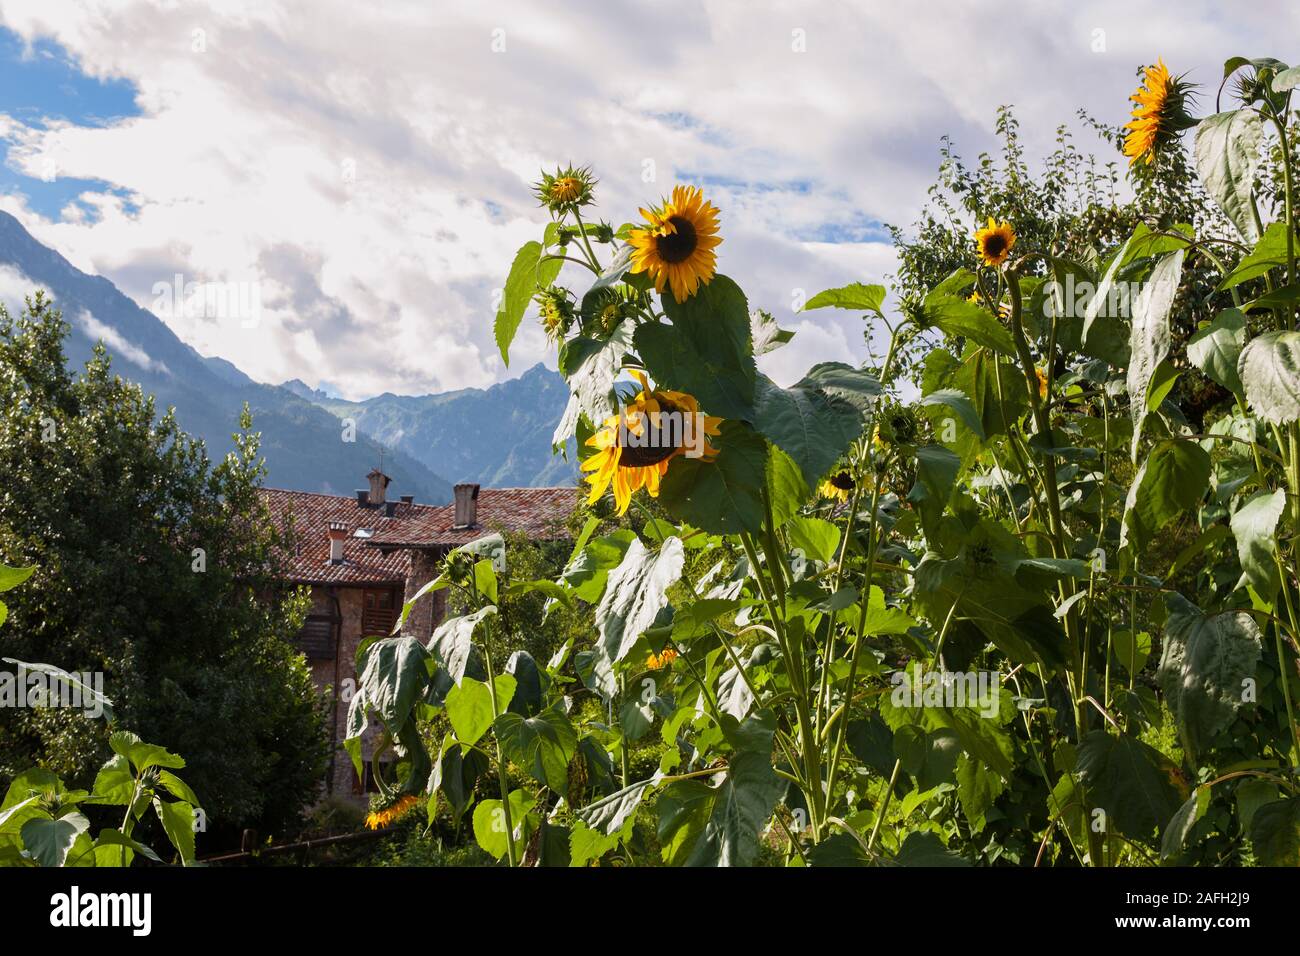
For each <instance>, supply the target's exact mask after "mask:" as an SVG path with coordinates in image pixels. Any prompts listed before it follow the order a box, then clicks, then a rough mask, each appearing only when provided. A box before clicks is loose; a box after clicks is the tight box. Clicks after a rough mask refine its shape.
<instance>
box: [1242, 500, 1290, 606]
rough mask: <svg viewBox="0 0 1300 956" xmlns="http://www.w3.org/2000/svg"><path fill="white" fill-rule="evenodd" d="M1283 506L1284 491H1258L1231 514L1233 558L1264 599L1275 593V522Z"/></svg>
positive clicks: (1280, 515) (1276, 583)
mask: <svg viewBox="0 0 1300 956" xmlns="http://www.w3.org/2000/svg"><path fill="white" fill-rule="evenodd" d="M1284 508H1286V492H1285V491H1283V490H1282V489H1280V488H1279V489H1278V490H1277V491H1274V492H1273V493H1272V494H1270V493H1268V492H1266V491H1261V492H1259V494H1257V495H1255V496H1254V497H1252V498H1251V499H1250V500H1249V501H1247V502H1246V503H1245V504H1243V505H1242V506H1241V507H1240V508H1238V509H1237V511H1236V512H1235V513H1234V514H1233V516H1232V521H1231V524H1232V534H1233V537H1235V538H1236V539H1237V560H1238V561H1239V562H1240V563H1241V570H1242V573H1243V574H1244V575H1245V577H1246V580H1247V581H1249V582H1250V584H1251V586H1252V587H1254V589H1255V590H1256V591H1257V592H1258V593H1259V596H1260V597H1261V598H1263V599H1264V600H1266V601H1271V600H1272V599H1273V596H1274V595H1275V594H1277V588H1278V584H1279V580H1278V573H1277V559H1276V557H1275V555H1276V554H1277V535H1276V531H1277V522H1278V519H1279V518H1281V517H1282V511H1283V509H1284Z"/></svg>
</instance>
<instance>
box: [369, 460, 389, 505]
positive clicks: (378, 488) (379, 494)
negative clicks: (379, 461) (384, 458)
mask: <svg viewBox="0 0 1300 956" xmlns="http://www.w3.org/2000/svg"><path fill="white" fill-rule="evenodd" d="M366 478H367V479H368V480H369V481H370V498H369V501H370V503H371V504H372V505H382V504H383V503H384V500H385V498H386V497H387V494H388V491H387V489H388V483H389V482H390V481H392V480H393V479H391V478H389V477H388V476H387V475H385V474H384V473H383V472H382V471H380V470H379V469H378V468H372V469H371V470H370V474H368V475H366Z"/></svg>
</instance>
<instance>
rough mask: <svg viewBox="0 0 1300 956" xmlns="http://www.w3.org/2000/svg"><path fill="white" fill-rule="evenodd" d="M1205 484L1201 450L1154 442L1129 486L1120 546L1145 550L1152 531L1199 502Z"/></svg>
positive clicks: (1205, 466) (1185, 443)
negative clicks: (1130, 546)
mask: <svg viewBox="0 0 1300 956" xmlns="http://www.w3.org/2000/svg"><path fill="white" fill-rule="evenodd" d="M1209 484H1210V456H1209V455H1208V454H1207V453H1206V451H1205V449H1203V448H1202V447H1201V446H1200V445H1198V444H1197V443H1196V442H1193V441H1186V440H1183V439H1172V438H1171V439H1165V440H1163V441H1161V442H1158V443H1157V444H1156V446H1155V448H1153V449H1152V450H1151V453H1150V454H1149V455H1148V456H1147V459H1146V461H1144V462H1143V463H1142V467H1141V468H1139V469H1138V473H1137V475H1136V476H1135V477H1134V478H1133V484H1132V485H1131V486H1130V487H1129V491H1128V499H1127V501H1126V502H1125V504H1124V523H1123V526H1122V528H1121V531H1120V547H1121V548H1123V547H1128V546H1129V545H1130V544H1132V545H1133V546H1135V547H1136V548H1138V549H1139V550H1142V549H1145V548H1146V546H1147V544H1148V543H1149V542H1150V541H1151V539H1152V538H1153V537H1154V536H1155V534H1156V532H1158V531H1159V530H1160V529H1161V528H1163V527H1164V526H1165V525H1166V524H1168V523H1169V522H1170V521H1172V520H1173V519H1174V518H1176V517H1178V515H1180V514H1182V513H1183V512H1185V511H1187V510H1189V509H1190V508H1192V507H1194V506H1195V505H1196V504H1197V503H1198V502H1200V500H1201V498H1203V497H1204V496H1205V492H1206V490H1207V489H1208V488H1209Z"/></svg>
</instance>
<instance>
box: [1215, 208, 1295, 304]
mask: <svg viewBox="0 0 1300 956" xmlns="http://www.w3.org/2000/svg"><path fill="white" fill-rule="evenodd" d="M1285 265H1286V223H1285V222H1274V223H1270V224H1269V226H1268V228H1267V229H1265V230H1264V235H1262V236H1260V238H1259V242H1257V243H1255V248H1254V249H1252V250H1251V251H1250V254H1249V255H1247V256H1245V257H1243V258H1242V260H1241V261H1240V262H1239V263H1237V267H1236V268H1235V269H1233V270H1232V271H1231V272H1230V273H1228V275H1226V276H1224V277H1223V281H1222V282H1220V283H1219V287H1218V291H1220V292H1222V291H1225V290H1227V289H1231V288H1232V287H1233V286H1238V285H1241V283H1243V282H1247V281H1249V280H1250V279H1257V278H1259V277H1260V276H1262V275H1264V274H1265V273H1267V272H1269V271H1270V270H1272V269H1278V268H1282V267H1283V266H1285Z"/></svg>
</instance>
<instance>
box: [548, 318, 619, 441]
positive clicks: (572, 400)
mask: <svg viewBox="0 0 1300 956" xmlns="http://www.w3.org/2000/svg"><path fill="white" fill-rule="evenodd" d="M634 331H635V324H634V323H633V322H631V321H630V320H629V321H626V322H623V323H620V324H619V326H618V327H617V328H616V329H614V331H613V333H612V334H611V335H610V337H609V338H608V339H591V338H581V337H580V338H575V339H570V340H569V341H568V342H566V343H565V344H564V347H563V348H562V349H561V350H560V371H561V372H562V373H563V374H564V377H565V379H566V380H567V381H568V383H569V390H570V392H571V394H570V397H569V404H568V407H567V408H566V409H565V410H564V415H563V416H562V417H561V419H560V423H559V424H558V425H557V426H556V428H555V433H554V434H553V435H552V436H551V445H552V446H553V447H558V446H561V445H563V444H564V443H565V442H566V441H568V440H569V439H570V438H572V437H573V436H574V434H576V432H577V428H578V418H579V415H580V414H581V415H586V416H587V418H588V419H590V420H591V421H592V422H593V423H594V424H597V425H599V424H601V423H602V422H604V421H605V419H607V418H610V417H611V416H613V415H615V414H617V413H618V402H617V397H616V395H615V389H614V383H615V382H616V381H617V380H618V377H619V374H620V373H621V372H622V368H623V359H624V357H625V356H626V355H627V353H628V352H630V351H631V350H632V334H633V332H634Z"/></svg>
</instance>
